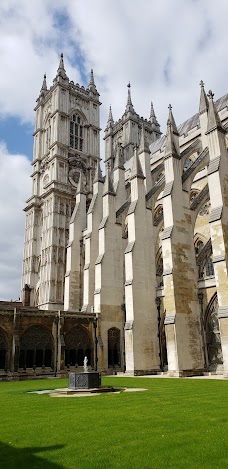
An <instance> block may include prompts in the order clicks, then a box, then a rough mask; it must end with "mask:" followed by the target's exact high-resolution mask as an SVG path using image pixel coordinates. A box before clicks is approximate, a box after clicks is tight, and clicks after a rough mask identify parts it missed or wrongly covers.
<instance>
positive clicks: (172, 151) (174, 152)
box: [165, 118, 180, 159]
mask: <svg viewBox="0 0 228 469" xmlns="http://www.w3.org/2000/svg"><path fill="white" fill-rule="evenodd" d="M169 156H174V157H175V158H178V159H179V158H180V152H179V149H177V147H176V142H175V138H174V131H173V126H172V122H171V120H170V119H169V118H168V122H167V136H166V144H165V158H168V157H169Z"/></svg>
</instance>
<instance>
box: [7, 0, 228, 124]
mask: <svg viewBox="0 0 228 469" xmlns="http://www.w3.org/2000/svg"><path fill="white" fill-rule="evenodd" d="M227 16H228V3H227V1H226V0H217V1H216V2H214V0H208V1H207V2H206V3H205V1H204V0H198V1H190V0H189V1H186V2H183V1H182V0H172V1H169V2H167V0H160V1H159V2H156V3H155V1H149V0H141V2H140V4H139V2H138V0H131V2H129V0H120V1H118V2H113V1H112V0H99V2H94V0H83V2H82V1H80V0H56V1H55V2H53V1H52V0H42V1H40V2H31V0H21V1H20V2H18V1H17V0H8V1H7V2H1V4H0V55H1V71H2V73H1V75H0V89H1V93H0V113H1V114H2V115H9V114H10V115H17V116H19V117H20V118H21V119H22V120H23V121H28V120H30V121H31V120H32V117H33V111H32V109H33V106H34V104H35V99H36V97H37V95H38V93H39V90H40V87H41V83H42V75H43V73H44V72H47V77H48V83H49V84H51V81H52V79H53V78H54V76H55V74H56V69H57V66H58V60H59V53H60V52H61V51H62V50H63V52H64V57H65V64H66V69H67V73H68V76H69V77H70V78H71V79H73V80H74V81H76V82H77V81H78V82H81V81H82V78H81V73H80V70H79V68H77V66H74V67H73V65H72V64H73V63H75V61H77V62H78V67H79V62H80V61H78V59H79V57H81V58H82V59H83V60H84V61H85V67H86V68H87V69H88V71H89V69H90V67H91V66H92V67H93V68H94V71H95V77H96V80H97V85H98V89H99V91H100V94H101V101H102V102H103V106H102V108H101V124H102V127H103V128H104V125H105V121H106V119H107V114H108V107H109V104H110V103H111V104H112V106H113V114H114V118H116V119H118V118H119V117H120V116H121V115H122V114H123V112H124V108H125V103H126V95H127V89H126V85H127V83H128V81H129V80H130V81H131V83H132V99H133V103H134V106H135V109H136V111H137V112H138V113H139V114H140V115H144V116H145V117H146V116H148V114H149V109H150V100H151V99H152V100H153V101H154V104H155V111H156V113H157V117H158V119H159V121H160V122H161V123H162V124H163V128H164V124H165V122H166V117H167V106H168V104H169V103H170V102H171V103H172V105H173V110H174V114H175V116H176V120H177V122H178V123H180V122H181V121H182V120H184V119H186V118H187V117H188V116H189V115H191V114H194V113H195V112H196V111H197V108H198V99H199V87H198V83H199V81H200V80H201V79H203V80H204V81H205V82H206V87H207V88H212V89H213V91H214V92H215V96H216V97H219V96H221V95H222V94H224V93H225V92H226V91H227V89H226V86H227V85H226V76H227V72H228V63H227V61H226V60H225V58H226V44H227V35H228V33H227V24H226V18H227ZM66 18H67V24H66V23H65V26H64V19H65V20H66ZM61 22H62V24H61ZM3 71H4V73H3Z"/></svg>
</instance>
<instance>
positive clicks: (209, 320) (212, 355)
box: [204, 293, 223, 371]
mask: <svg viewBox="0 0 228 469" xmlns="http://www.w3.org/2000/svg"><path fill="white" fill-rule="evenodd" d="M204 328H205V334H206V344H207V356H208V368H209V370H211V371H216V370H217V369H219V368H220V369H221V368H222V365H223V355H222V347H221V337H220V328H219V320H218V297H217V293H215V294H214V296H213V297H212V299H211V301H210V302H209V304H208V306H207V309H206V311H205V315H204Z"/></svg>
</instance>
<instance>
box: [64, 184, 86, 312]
mask: <svg viewBox="0 0 228 469" xmlns="http://www.w3.org/2000/svg"><path fill="white" fill-rule="evenodd" d="M85 228H86V195H85V193H84V188H83V185H82V177H81V175H80V179H79V183H78V189H77V194H76V204H75V208H74V211H73V214H72V217H71V220H70V227H69V244H68V246H67V260H66V274H65V291H64V309H65V310H77V311H78V310H80V309H81V307H82V279H83V273H82V269H83V254H82V253H83V251H82V248H83V241H82V232H83V230H84V229H85Z"/></svg>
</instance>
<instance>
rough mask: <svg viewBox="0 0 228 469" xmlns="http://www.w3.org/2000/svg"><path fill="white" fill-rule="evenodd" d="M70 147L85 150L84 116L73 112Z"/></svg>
mask: <svg viewBox="0 0 228 469" xmlns="http://www.w3.org/2000/svg"><path fill="white" fill-rule="evenodd" d="M70 147H71V148H74V149H75V150H79V151H82V150H83V125H82V118H81V117H80V116H79V115H78V114H76V113H75V114H73V115H72V116H71V120H70Z"/></svg>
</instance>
